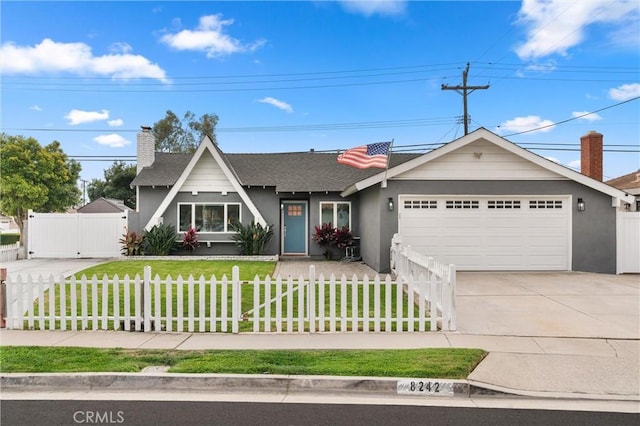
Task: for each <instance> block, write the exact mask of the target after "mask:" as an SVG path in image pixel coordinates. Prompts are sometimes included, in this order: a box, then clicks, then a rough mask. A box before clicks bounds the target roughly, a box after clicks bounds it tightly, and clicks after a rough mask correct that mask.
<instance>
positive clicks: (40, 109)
mask: <svg viewBox="0 0 640 426" xmlns="http://www.w3.org/2000/svg"><path fill="white" fill-rule="evenodd" d="M29 109H30V110H33V111H42V108H41V107H40V105H32V106H30V107H29Z"/></svg>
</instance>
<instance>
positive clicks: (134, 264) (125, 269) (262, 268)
mask: <svg viewBox="0 0 640 426" xmlns="http://www.w3.org/2000/svg"><path fill="white" fill-rule="evenodd" d="M147 265H149V266H151V275H152V276H154V277H155V276H156V274H157V275H159V276H160V278H161V279H165V278H166V277H167V275H171V278H173V279H176V278H177V277H178V275H182V277H183V278H187V277H188V276H189V275H193V276H194V277H195V278H198V277H200V275H204V277H205V278H206V279H209V278H211V276H212V275H215V276H216V278H218V279H221V278H222V276H223V275H227V277H228V278H229V279H230V278H231V269H232V268H233V267H234V266H236V265H237V266H238V267H239V268H240V279H241V280H243V281H248V280H252V279H253V278H254V277H255V276H256V275H257V276H259V277H260V278H261V279H264V277H265V276H267V275H270V276H273V272H274V271H275V269H276V262H253V261H237V260H144V259H140V260H122V261H115V262H108V263H102V264H100V265H95V266H92V267H90V268H87V269H84V270H82V271H80V272H78V273H76V274H75V276H76V278H80V277H81V276H82V275H86V276H87V277H92V276H93V275H96V276H97V277H98V278H102V276H103V275H104V274H107V276H109V278H113V276H114V275H115V274H118V276H119V277H120V278H122V277H124V276H125V275H127V274H129V276H130V277H132V278H133V277H134V276H135V275H136V274H139V275H140V276H141V277H142V275H143V273H144V267H145V266H147Z"/></svg>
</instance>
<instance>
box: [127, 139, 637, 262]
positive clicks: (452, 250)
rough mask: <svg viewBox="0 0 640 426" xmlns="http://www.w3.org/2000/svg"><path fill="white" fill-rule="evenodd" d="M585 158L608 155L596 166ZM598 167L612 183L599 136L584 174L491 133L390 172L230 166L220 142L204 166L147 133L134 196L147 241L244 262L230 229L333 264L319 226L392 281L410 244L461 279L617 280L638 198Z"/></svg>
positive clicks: (313, 155)
mask: <svg viewBox="0 0 640 426" xmlns="http://www.w3.org/2000/svg"><path fill="white" fill-rule="evenodd" d="M598 142H599V145H598ZM584 150H587V151H588V153H591V154H594V155H587V160H586V163H587V165H586V166H585V160H584ZM589 150H590V151H589ZM598 150H599V156H600V157H599V160H598ZM591 151H593V152H591ZM598 161H599V167H600V174H601V168H602V135H600V134H596V133H593V132H592V133H589V134H588V135H585V136H583V170H582V171H583V173H585V174H581V173H577V172H575V171H573V170H571V169H569V168H566V167H564V166H561V165H559V164H557V163H554V162H552V161H550V160H547V159H545V158H543V157H541V156H538V155H536V154H534V153H532V152H530V151H527V150H525V149H523V148H520V147H519V146H517V145H515V144H513V143H511V142H509V141H507V140H506V139H504V138H502V137H500V136H498V135H495V134H494V133H492V132H490V131H488V130H486V129H482V128H481V129H478V130H476V131H474V132H472V133H470V134H468V135H466V136H464V137H462V138H460V139H457V140H455V141H453V142H450V143H448V144H446V145H444V146H443V147H441V148H438V149H436V150H433V151H431V152H429V153H426V154H422V155H420V154H392V155H391V156H390V164H389V167H388V169H387V170H384V169H357V168H354V167H350V166H347V165H343V164H339V163H338V162H337V161H336V154H329V153H319V152H313V151H309V152H301V153H269V154H225V153H223V152H222V151H221V150H220V149H219V148H218V146H216V145H215V144H213V143H212V141H211V140H210V139H209V138H207V137H205V138H204V139H203V140H202V142H201V143H200V145H199V147H198V148H197V150H196V151H195V152H194V153H193V154H168V153H156V152H154V140H153V136H152V135H151V133H150V131H149V129H148V128H144V129H143V131H142V132H141V133H139V134H138V175H137V177H136V178H135V179H134V180H133V182H132V184H131V185H132V186H133V187H135V188H136V189H137V197H138V199H137V206H138V218H139V222H140V227H141V228H145V229H149V228H151V227H152V226H153V225H156V224H158V223H169V224H173V225H174V226H175V227H176V229H177V230H178V232H180V233H183V232H185V231H186V230H187V229H188V228H189V227H190V226H193V227H196V228H197V229H198V231H199V239H200V242H201V246H200V247H199V248H198V249H197V252H196V253H197V254H203V255H204V254H206V255H216V254H237V248H236V247H235V245H234V244H233V242H232V240H231V236H232V235H233V232H232V231H231V229H230V228H229V226H228V224H229V223H230V221H232V220H240V221H241V222H242V223H245V224H246V223H249V222H251V221H252V220H255V221H256V222H258V223H262V224H270V225H273V228H274V238H273V240H272V241H271V243H270V245H269V246H268V247H267V254H274V255H275V254H277V255H280V256H291V257H310V258H316V257H318V258H319V257H321V256H322V253H323V248H321V247H319V246H318V245H317V244H316V243H314V242H313V241H312V235H313V232H314V226H315V225H321V224H322V223H325V222H331V223H332V224H333V225H335V226H348V227H349V228H350V229H351V231H352V232H353V234H354V235H355V236H357V237H359V238H360V243H359V244H360V255H361V256H362V259H363V261H364V262H366V263H367V264H368V265H369V266H371V267H372V268H374V269H375V270H377V271H380V272H386V271H388V270H389V247H390V244H391V239H392V237H393V235H394V234H396V233H398V234H399V235H400V236H401V237H402V239H403V244H405V245H411V246H412V248H413V249H414V250H417V251H419V252H421V253H424V254H427V255H429V256H433V257H435V258H437V259H439V260H440V261H442V262H445V263H454V264H456V266H457V268H458V269H459V270H564V271H566V270H575V271H590V272H602V273H615V272H616V223H617V217H618V214H620V213H619V212H620V211H622V210H624V208H625V206H626V204H628V203H633V199H634V198H633V196H631V195H629V194H627V193H625V192H624V191H621V190H619V189H616V188H613V187H611V186H609V185H607V184H605V183H603V182H602V181H601V179H602V178H601V177H600V180H598V179H596V178H593V177H591V176H589V174H593V170H592V169H594V168H595V169H597V168H598ZM590 168H591V169H590Z"/></svg>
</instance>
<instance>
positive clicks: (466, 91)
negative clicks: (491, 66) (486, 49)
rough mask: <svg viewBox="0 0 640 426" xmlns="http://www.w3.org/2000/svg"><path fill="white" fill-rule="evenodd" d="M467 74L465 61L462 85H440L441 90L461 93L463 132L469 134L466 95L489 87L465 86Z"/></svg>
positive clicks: (467, 69)
mask: <svg viewBox="0 0 640 426" xmlns="http://www.w3.org/2000/svg"><path fill="white" fill-rule="evenodd" d="M468 75H469V62H467V68H466V69H465V70H464V71H462V86H460V85H457V86H451V87H449V85H447V84H443V85H442V90H455V91H456V92H458V93H460V94H461V95H462V102H463V105H464V116H463V121H464V134H465V135H468V134H469V115H468V114H467V95H468V94H470V93H472V92H474V91H476V90H485V89H488V88H489V85H488V84H487V85H484V86H467V76H468Z"/></svg>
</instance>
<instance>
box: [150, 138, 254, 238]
mask: <svg viewBox="0 0 640 426" xmlns="http://www.w3.org/2000/svg"><path fill="white" fill-rule="evenodd" d="M206 156H210V157H211V158H213V161H214V163H215V164H214V163H211V162H210V159H207V158H206ZM203 157H205V158H204V160H202V159H203ZM201 160H202V161H203V163H201V162H200V161H201ZM199 164H204V165H207V164H208V165H209V166H212V165H217V168H216V170H218V171H219V172H221V174H220V173H218V176H219V177H220V176H221V175H223V176H224V177H225V178H226V181H227V183H228V184H229V185H230V187H231V188H232V189H233V190H234V191H235V192H237V193H238V194H239V195H240V198H241V199H242V201H243V202H244V203H245V205H246V206H247V208H248V209H249V211H250V212H251V214H252V215H253V217H254V218H255V221H256V223H260V224H262V225H265V224H266V221H265V220H264V218H263V217H262V214H261V213H260V211H259V210H258V208H257V207H256V206H255V204H254V203H253V201H251V198H249V196H248V195H247V193H246V191H245V190H244V188H243V187H242V185H241V184H240V182H239V181H238V179H237V177H236V175H235V174H234V173H233V172H232V170H231V169H230V168H229V166H228V165H227V163H226V162H225V161H224V158H223V155H222V153H221V152H220V151H219V150H218V148H217V147H216V146H215V145H214V144H213V142H212V141H211V139H210V138H209V137H208V136H205V137H204V138H203V139H202V142H201V143H200V145H199V146H198V148H197V149H196V151H195V152H194V153H193V156H192V157H191V159H190V160H189V162H188V163H187V165H186V167H185V168H184V170H182V173H181V174H180V176H179V177H178V179H177V180H176V181H175V184H173V186H172V187H171V190H170V191H169V193H168V194H167V196H166V197H165V198H164V200H162V203H160V205H159V206H158V208H157V209H156V211H155V212H154V213H153V215H152V216H151V218H150V219H149V222H147V224H146V225H145V229H149V228H151V227H152V226H153V225H155V224H157V223H158V221H159V219H160V216H161V215H162V213H163V212H164V211H165V210H166V209H167V208H168V207H169V205H170V204H171V202H172V201H173V199H174V198H175V196H176V195H177V194H178V192H180V191H181V190H183V187H184V185H185V183H186V182H187V180H188V179H190V178H191V176H192V172H193V171H194V169H196V166H198V165H199ZM197 174H198V172H197V170H196V176H197ZM194 179H195V178H194Z"/></svg>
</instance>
